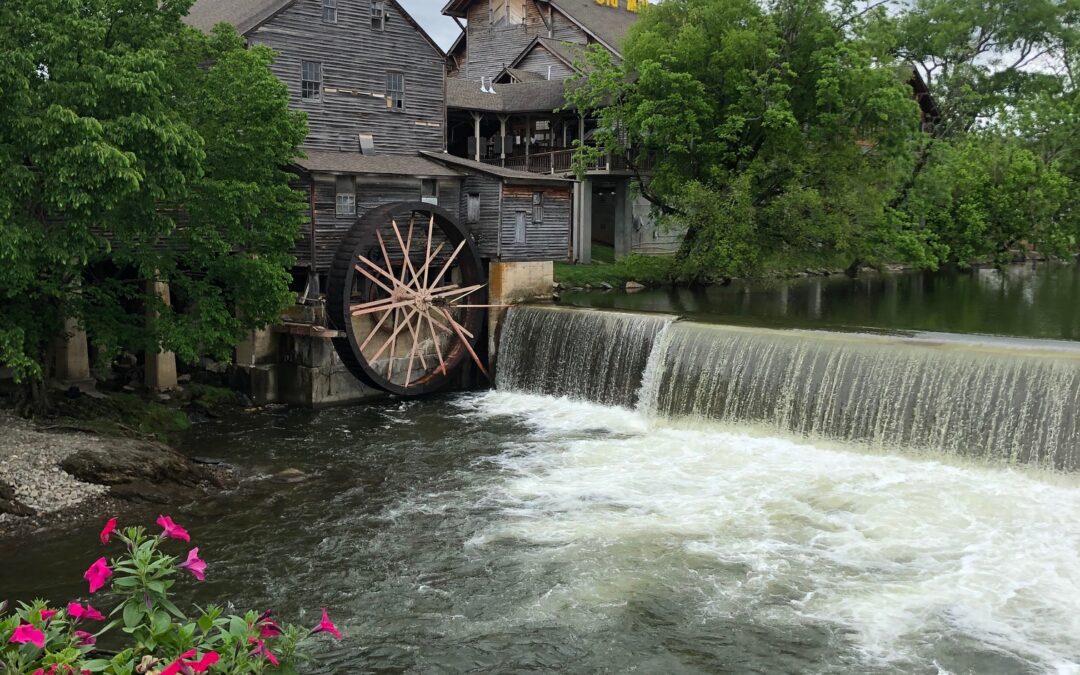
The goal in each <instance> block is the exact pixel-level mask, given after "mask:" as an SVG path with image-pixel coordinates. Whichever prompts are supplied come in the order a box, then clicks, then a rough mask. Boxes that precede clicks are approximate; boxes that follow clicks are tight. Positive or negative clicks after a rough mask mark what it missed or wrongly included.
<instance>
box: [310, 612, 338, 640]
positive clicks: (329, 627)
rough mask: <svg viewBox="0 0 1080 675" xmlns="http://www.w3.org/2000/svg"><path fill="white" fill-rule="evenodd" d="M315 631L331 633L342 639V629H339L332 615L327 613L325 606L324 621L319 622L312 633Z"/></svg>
mask: <svg viewBox="0 0 1080 675" xmlns="http://www.w3.org/2000/svg"><path fill="white" fill-rule="evenodd" d="M315 633H330V634H331V635H333V636H334V637H335V638H337V639H338V640H340V639H341V631H339V630H338V629H337V626H335V625H334V624H333V622H331V621H330V617H329V616H328V615H327V613H326V608H325V607H323V611H322V621H320V622H319V625H318V626H315V627H314V628H312V629H311V634H312V635H314V634H315Z"/></svg>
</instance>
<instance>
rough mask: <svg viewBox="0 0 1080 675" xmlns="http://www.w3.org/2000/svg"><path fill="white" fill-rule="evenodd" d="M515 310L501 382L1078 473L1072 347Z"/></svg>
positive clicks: (1079, 407) (1079, 428) (1078, 365)
mask: <svg viewBox="0 0 1080 675" xmlns="http://www.w3.org/2000/svg"><path fill="white" fill-rule="evenodd" d="M1051 344H1052V343H1037V342H1035V343H1033V342H1030V341H1027V342H1017V341H1009V340H991V341H987V340H983V341H974V340H959V339H950V340H931V339H926V338H905V337H892V336H880V335H863V334H846V333H825V332H816V331H786V330H770V329H759V328H743V327H731V326H719V325H706V324H698V323H690V322H679V323H672V317H655V316H647V315H635V314H618V313H611V312H596V311H588V310H564V309H553V308H551V309H549V308H537V307H531V308H516V309H513V310H511V312H510V316H509V317H508V319H507V324H506V326H505V328H504V329H503V334H502V338H501V342H500V345H501V351H500V363H499V376H498V386H499V387H500V388H503V389H511V390H518V391H528V392H535V393H543V394H553V395H561V396H568V397H572V398H581V399H587V400H591V401H596V402H599V403H604V404H614V405H624V406H636V407H638V408H639V409H640V410H641V411H643V412H645V413H648V414H650V415H653V416H656V417H664V418H695V419H706V420H715V421H719V422H724V423H735V424H745V425H757V426H767V427H771V428H774V429H777V430H778V431H781V432H785V433H790V434H794V435H797V436H804V437H810V438H828V439H835V440H841V441H850V442H858V443H864V444H869V445H872V446H876V447H886V448H899V449H908V450H919V451H931V452H935V453H943V454H947V455H954V456H964V457H975V458H979V459H985V460H990V461H1004V462H1008V463H1012V464H1025V465H1034V466H1038V467H1042V468H1048V469H1057V470H1065V471H1074V470H1080V346H1077V347H1075V348H1070V347H1057V346H1053V347H1051V346H1048V345H1051Z"/></svg>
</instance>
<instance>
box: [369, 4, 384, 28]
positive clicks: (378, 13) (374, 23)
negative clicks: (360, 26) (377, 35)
mask: <svg viewBox="0 0 1080 675" xmlns="http://www.w3.org/2000/svg"><path fill="white" fill-rule="evenodd" d="M371 27H372V28H374V29H375V30H386V2H385V0H371Z"/></svg>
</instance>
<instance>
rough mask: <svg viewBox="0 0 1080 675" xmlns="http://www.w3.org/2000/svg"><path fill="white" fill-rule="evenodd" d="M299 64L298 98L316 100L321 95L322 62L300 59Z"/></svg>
mask: <svg viewBox="0 0 1080 675" xmlns="http://www.w3.org/2000/svg"><path fill="white" fill-rule="evenodd" d="M300 64H301V65H300V68H301V71H302V72H301V75H300V98H302V99H304V100H305V101H318V100H319V98H320V96H321V95H322V64H321V63H319V62H318V61H301V62H300Z"/></svg>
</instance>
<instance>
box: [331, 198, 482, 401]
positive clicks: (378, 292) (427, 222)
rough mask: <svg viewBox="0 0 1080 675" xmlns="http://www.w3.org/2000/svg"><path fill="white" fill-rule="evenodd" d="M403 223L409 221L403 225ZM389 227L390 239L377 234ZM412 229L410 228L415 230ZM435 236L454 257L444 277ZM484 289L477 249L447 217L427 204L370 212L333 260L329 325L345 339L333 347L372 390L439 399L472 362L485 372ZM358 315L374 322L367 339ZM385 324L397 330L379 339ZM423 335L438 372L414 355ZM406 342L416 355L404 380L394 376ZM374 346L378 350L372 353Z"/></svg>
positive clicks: (421, 355) (421, 356) (407, 366)
mask: <svg viewBox="0 0 1080 675" xmlns="http://www.w3.org/2000/svg"><path fill="white" fill-rule="evenodd" d="M404 217H407V218H408V219H409V220H408V221H405V220H404ZM399 219H401V220H402V223H400V224H399V223H398V222H397V221H398V220H399ZM387 222H389V223H391V224H392V227H391V232H392V234H390V235H388V236H386V237H383V236H382V229H380V228H381V227H382V226H383V225H385V224H386V223H387ZM407 222H408V223H411V224H412V227H411V228H410V227H409V225H408V224H407ZM410 230H411V231H410ZM417 230H420V231H422V232H423V234H422V236H416V235H417V234H418V232H417ZM432 231H434V232H437V233H438V234H439V235H440V237H441V238H442V239H443V240H444V241H443V245H444V247H445V246H446V245H449V246H452V247H453V254H452V255H451V257H450V258H449V259H448V261H444V262H445V267H443V266H440V267H439V269H435V266H434V264H433V262H434V261H433V257H434V256H432V253H433V252H434V249H435V248H436V245H435V243H434V241H433V236H432V234H431V232H432ZM414 240H415V241H414ZM416 243H419V246H418V247H416V246H415V244H416ZM395 250H396V252H397V253H399V254H402V255H403V258H402V265H401V269H394V267H393V265H392V264H390V263H389V260H390V259H392V258H393V256H394V254H395ZM373 251H377V252H381V253H382V257H383V258H385V259H386V264H382V261H380V260H378V259H376V258H377V257H378V256H375V257H373V256H372V255H370V254H371V253H372V252H373ZM406 253H407V254H408V255H404V254H406ZM436 255H438V254H436ZM455 268H456V270H457V272H458V274H459V275H460V281H461V283H460V284H450V283H446V282H445V280H446V278H447V274H448V273H449V272H450V270H451V269H455ZM486 282H487V279H486V274H485V271H484V266H483V261H482V259H481V257H480V253H479V249H478V248H477V246H476V243H475V241H474V240H473V238H472V237H471V236H470V235H469V233H468V232H467V231H466V230H464V229H463V228H462V227H461V226H460V225H459V224H458V223H457V221H456V220H455V219H454V218H453V217H452V216H451V215H450V214H449V213H448V212H447V211H446V210H445V209H442V208H440V207H438V206H435V205H432V204H427V203H425V202H404V203H396V204H388V205H385V206H382V207H378V208H376V209H372V210H371V211H368V212H367V213H366V214H365V215H364V216H363V217H362V218H360V219H358V220H357V221H356V223H354V225H353V227H352V229H350V233H349V235H347V236H346V237H345V238H343V240H342V244H341V248H340V249H339V251H338V253H337V255H336V256H335V260H334V266H333V269H332V271H331V292H330V293H329V298H328V301H329V304H328V310H329V313H330V315H331V319H332V323H334V324H335V327H336V328H338V329H339V330H343V331H344V332H345V337H344V338H338V339H335V341H334V346H335V348H336V349H337V351H338V354H339V355H340V356H341V357H342V361H343V362H344V363H345V365H346V367H347V368H348V369H349V370H350V371H351V372H352V373H353V374H354V375H356V376H357V377H358V378H359V379H360V380H361V381H363V382H364V383H365V384H368V385H369V386H372V387H376V388H378V389H381V390H383V391H387V392H390V393H394V394H398V395H402V396H419V395H424V394H428V393H432V392H435V391H440V390H442V389H444V388H446V386H447V385H448V384H450V382H451V380H452V378H453V376H454V374H455V373H456V371H458V369H459V368H460V367H461V366H462V364H463V363H465V362H466V361H472V362H475V363H476V364H477V366H478V368H479V369H480V370H482V371H483V370H484V365H483V362H482V361H481V359H480V356H479V352H480V350H479V342H480V338H481V333H482V328H483V318H484V314H485V308H486V305H485V304H484V303H485V302H486ZM357 288H359V289H362V290H361V298H360V299H361V301H360V302H358V301H357V296H356V295H355V294H354V289H357ZM455 293H456V294H455ZM372 298H374V299H372ZM375 303H377V304H375ZM364 305H367V306H366V307H365V306H364ZM421 305H422V306H423V307H420V306H421ZM356 312H359V313H360V314H359V315H360V316H373V317H377V318H375V319H374V320H375V327H374V329H373V330H370V331H365V330H364V329H363V326H360V325H358V323H360V322H357V321H354V320H353V319H354V316H358V315H357V314H354V313H356ZM379 321H381V322H382V323H381V324H379V323H378V322H379ZM387 324H390V325H391V326H393V327H392V328H391V329H390V330H389V331H388V332H387V333H386V334H385V335H382V336H377V334H378V333H379V332H380V331H381V330H383V326H385V325H387ZM425 333H427V334H428V336H429V338H430V340H429V341H430V342H431V343H433V344H434V345H435V349H436V352H437V353H436V354H435V355H434V358H432V359H430V362H436V361H437V365H435V366H434V367H431V363H429V358H428V356H430V355H426V354H424V353H423V352H420V353H419V354H417V353H416V352H417V351H418V350H419V347H418V343H420V341H421V340H420V337H418V335H419V336H423V335H424V334H425ZM402 334H405V337H404V338H403V339H404V340H405V341H407V342H408V341H411V352H412V353H411V354H410V357H409V358H408V359H407V360H406V364H405V365H403V366H402V367H403V368H405V370H406V375H405V377H404V379H402V378H401V377H400V371H399V372H398V373H394V372H393V369H394V367H395V363H396V360H397V358H398V357H397V351H396V350H397V345H396V344H394V342H395V338H396V337H401V336H402ZM451 338H452V339H451ZM441 339H446V345H447V348H446V350H445V352H444V351H442V350H441V347H440V344H441V342H440V340H441ZM373 343H374V344H376V345H377V347H375V351H374V352H373V351H372V344H373ZM380 348H383V352H385V351H386V350H389V352H390V355H389V356H388V357H387V362H388V363H389V366H388V367H384V364H383V362H382V361H380V358H381V357H382V356H383V353H380ZM417 357H419V358H417ZM417 361H421V362H423V366H424V367H422V368H418V369H417V368H416V366H417V365H419V364H418V363H417ZM414 372H415V373H416V374H415V375H414V374H413V373H414Z"/></svg>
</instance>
